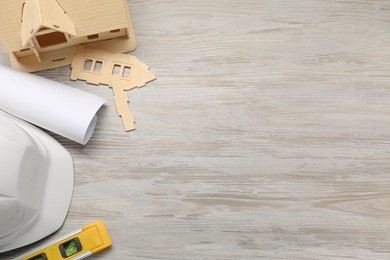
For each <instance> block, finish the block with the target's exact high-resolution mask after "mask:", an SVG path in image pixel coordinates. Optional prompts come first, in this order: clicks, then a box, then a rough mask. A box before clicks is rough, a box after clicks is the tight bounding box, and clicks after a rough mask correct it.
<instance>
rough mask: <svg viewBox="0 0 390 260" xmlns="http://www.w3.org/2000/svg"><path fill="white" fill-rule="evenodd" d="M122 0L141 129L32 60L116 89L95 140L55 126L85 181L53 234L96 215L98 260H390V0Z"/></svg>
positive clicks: (79, 179) (132, 93)
mask: <svg viewBox="0 0 390 260" xmlns="http://www.w3.org/2000/svg"><path fill="white" fill-rule="evenodd" d="M129 6H130V7H131V12H132V15H133V22H134V27H135V31H136V35H137V40H138V44H139V47H138V49H137V50H136V51H135V52H133V53H132V54H134V55H135V56H137V57H138V58H139V59H140V60H141V61H143V62H145V63H146V64H147V65H149V66H150V67H151V71H152V72H153V73H154V74H155V75H156V76H157V80H156V81H154V82H152V83H150V84H148V85H147V86H146V87H144V88H141V89H136V90H132V91H130V92H129V93H128V94H129V100H130V106H131V107H132V110H133V112H134V115H135V118H136V124H137V130H136V131H133V132H130V133H126V132H124V131H123V129H122V125H121V120H120V118H118V117H117V114H116V111H115V106H114V102H113V97H112V92H111V90H110V89H108V88H107V87H104V86H91V85H86V84H84V83H83V82H70V81H69V80H68V78H69V75H70V68H69V67H65V68H60V69H55V70H50V71H44V72H40V73H38V75H41V76H44V77H47V78H50V79H53V80H56V81H59V82H63V83H65V84H68V85H71V86H74V87H77V88H80V89H83V90H86V91H89V92H91V93H95V94H97V95H99V96H102V97H104V98H105V99H106V100H107V104H106V106H105V107H104V108H103V109H102V110H101V111H100V112H99V115H98V116H99V120H98V125H97V128H96V131H95V133H94V135H93V136H92V139H91V141H90V142H89V144H88V145H87V146H85V147H82V146H80V145H77V144H75V143H73V142H71V141H68V140H65V139H64V138H62V137H59V136H56V135H53V136H54V137H55V138H56V139H57V140H59V142H61V143H62V144H63V145H64V146H65V147H66V148H67V149H68V150H69V151H70V153H71V155H72V156H73V159H74V166H75V179H76V180H75V189H74V196H73V201H72V204H71V208H70V211H69V215H68V218H67V220H66V222H65V224H64V226H63V228H62V229H61V230H60V231H59V232H57V233H56V234H54V235H53V236H51V238H54V237H58V236H61V235H63V234H66V233H67V232H69V231H72V230H74V229H77V228H78V227H80V226H83V225H86V224H88V223H89V222H92V221H95V220H97V219H100V218H101V219H104V220H105V221H106V224H107V226H108V229H109V231H110V234H111V236H112V239H113V243H114V244H113V247H112V249H110V250H107V251H106V252H104V253H102V254H100V255H96V256H94V257H92V258H91V259H115V260H123V259H181V260H184V259H390V131H389V125H390V94H389V93H390V2H389V1H387V0H386V1H384V0H383V1H380V0H370V1H368V0H355V1H347V0H330V1H317V0H296V1H282V0H236V1H228V0H222V1H206V0H198V1H189V0H183V1H173V0H165V1H161V0H147V1H144V0H142V1H141V0H134V1H133V0H131V1H129ZM0 57H1V59H0V61H1V63H3V64H8V63H9V62H8V59H7V57H6V56H5V55H2V56H0ZM46 241H47V240H46ZM38 244H39V243H38ZM36 245H37V244H35V246H36ZM31 248H32V247H27V248H23V249H20V250H15V251H13V252H10V253H7V254H3V255H0V258H1V259H10V258H11V257H13V256H17V255H19V254H21V253H23V252H26V251H27V250H28V249H31Z"/></svg>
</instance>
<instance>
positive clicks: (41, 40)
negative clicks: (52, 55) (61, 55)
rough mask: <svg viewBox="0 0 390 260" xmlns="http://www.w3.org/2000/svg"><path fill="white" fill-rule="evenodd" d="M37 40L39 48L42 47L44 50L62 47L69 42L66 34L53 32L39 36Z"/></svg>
mask: <svg viewBox="0 0 390 260" xmlns="http://www.w3.org/2000/svg"><path fill="white" fill-rule="evenodd" d="M35 38H36V39H37V42H38V44H39V46H41V47H42V48H46V47H50V46H55V45H60V44H64V43H67V42H68V41H67V39H66V37H65V34H64V33H62V32H51V33H47V34H42V35H37V36H36V37H35Z"/></svg>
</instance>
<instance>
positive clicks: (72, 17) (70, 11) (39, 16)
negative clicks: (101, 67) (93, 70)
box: [0, 0, 136, 72]
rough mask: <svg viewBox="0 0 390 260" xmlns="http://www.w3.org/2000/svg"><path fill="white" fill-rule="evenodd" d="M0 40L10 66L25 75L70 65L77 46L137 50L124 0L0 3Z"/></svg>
mask: <svg viewBox="0 0 390 260" xmlns="http://www.w3.org/2000/svg"><path fill="white" fill-rule="evenodd" d="M0 41H1V43H2V46H3V49H4V51H5V52H7V53H9V55H10V60H11V65H12V67H14V68H16V69H19V70H24V71H30V72H31V71H39V70H44V69H50V68H56V67H60V66H64V65H68V64H71V62H72V58H73V55H74V54H75V51H76V47H77V46H78V45H84V46H86V47H91V48H98V49H102V50H104V51H108V52H114V53H121V52H122V53H123V52H128V51H132V50H134V49H135V48H136V41H135V34H134V30H133V26H132V23H131V17H130V12H129V9H128V5H127V1H126V0H2V1H1V8H0Z"/></svg>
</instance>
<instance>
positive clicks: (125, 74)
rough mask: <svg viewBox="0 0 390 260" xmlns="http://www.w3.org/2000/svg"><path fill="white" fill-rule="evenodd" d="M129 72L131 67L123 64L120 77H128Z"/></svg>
mask: <svg viewBox="0 0 390 260" xmlns="http://www.w3.org/2000/svg"><path fill="white" fill-rule="evenodd" d="M130 74H131V68H130V67H128V66H125V67H124V68H123V73H122V77H123V78H130Z"/></svg>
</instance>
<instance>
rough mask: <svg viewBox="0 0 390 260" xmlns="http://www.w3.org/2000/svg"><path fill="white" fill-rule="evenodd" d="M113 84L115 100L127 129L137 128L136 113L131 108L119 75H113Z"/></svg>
mask: <svg viewBox="0 0 390 260" xmlns="http://www.w3.org/2000/svg"><path fill="white" fill-rule="evenodd" d="M110 79H111V86H112V90H113V92H114V102H115V106H116V109H117V111H118V114H119V116H120V117H121V118H122V122H123V125H124V127H125V130H126V131H131V130H134V129H135V119H134V114H133V113H132V112H131V110H130V109H129V99H128V97H127V94H126V92H125V91H124V89H123V86H122V81H121V80H120V77H119V75H113V76H111V78H110Z"/></svg>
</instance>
